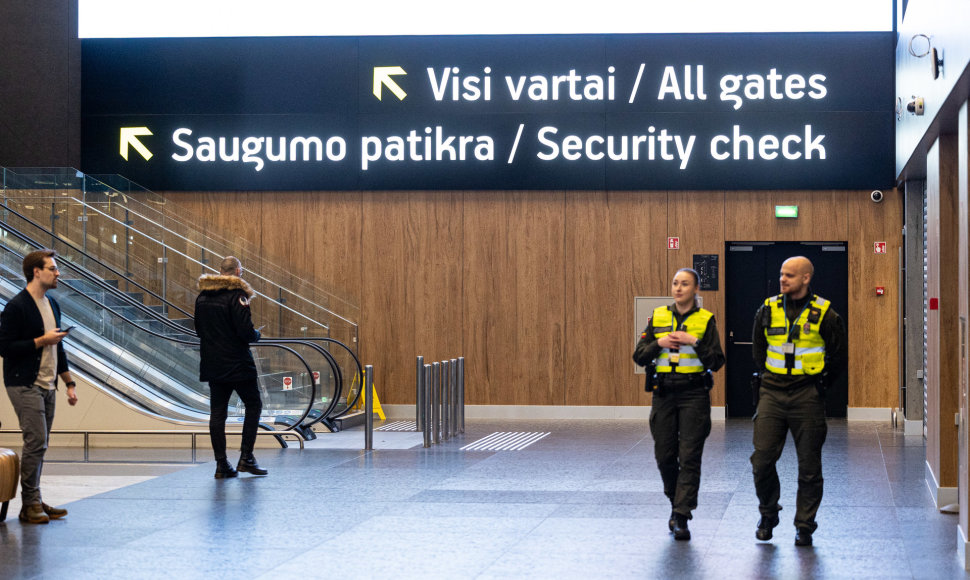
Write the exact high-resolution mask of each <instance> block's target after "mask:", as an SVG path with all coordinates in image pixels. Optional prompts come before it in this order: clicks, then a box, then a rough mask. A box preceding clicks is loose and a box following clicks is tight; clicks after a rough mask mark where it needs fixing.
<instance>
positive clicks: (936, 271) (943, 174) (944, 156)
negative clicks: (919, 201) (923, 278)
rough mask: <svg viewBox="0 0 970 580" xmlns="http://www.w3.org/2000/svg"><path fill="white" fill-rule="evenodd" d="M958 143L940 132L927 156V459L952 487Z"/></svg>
mask: <svg viewBox="0 0 970 580" xmlns="http://www.w3.org/2000/svg"><path fill="white" fill-rule="evenodd" d="M956 157H957V143H956V137H955V136H954V135H942V136H941V137H940V138H939V139H938V140H937V142H936V143H935V144H934V145H933V147H931V148H930V150H929V151H928V152H927V156H926V196H927V224H926V231H927V253H928V255H929V264H928V271H927V295H928V297H929V299H930V300H931V301H932V300H933V299H934V298H936V299H938V301H939V302H938V303H939V308H938V309H937V310H929V314H928V317H927V329H926V332H927V345H926V351H927V353H928V354H929V356H927V364H926V396H927V434H926V440H927V442H926V460H927V463H928V464H929V465H930V468H931V469H932V470H933V473H934V475H935V476H936V478H937V483H939V485H940V486H941V487H956V485H957V480H958V458H957V448H958V438H957V432H956V427H954V426H953V423H952V422H950V420H949V417H952V416H953V415H954V413H956V412H958V411H959V400H958V396H959V388H958V385H959V365H958V364H956V361H957V360H959V346H958V345H959V326H958V317H959V309H958V303H957V302H958V301H957V285H958V283H959V279H958V277H959V271H958V269H957V268H954V267H953V265H954V264H955V263H956V262H957V260H958V249H957V243H958V242H959V239H958V238H959V236H958V232H959V221H958V217H957V211H958V184H957V171H958V164H957V159H956Z"/></svg>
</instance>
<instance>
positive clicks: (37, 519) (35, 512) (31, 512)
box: [20, 503, 50, 524]
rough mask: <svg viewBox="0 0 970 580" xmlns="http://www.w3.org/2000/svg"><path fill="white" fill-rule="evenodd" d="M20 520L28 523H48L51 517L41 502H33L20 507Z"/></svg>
mask: <svg viewBox="0 0 970 580" xmlns="http://www.w3.org/2000/svg"><path fill="white" fill-rule="evenodd" d="M20 521H22V522H26V523H28V524H46V523H47V522H49V521H50V518H49V517H47V514H45V513H44V508H43V507H42V506H41V504H39V503H32V504H30V505H27V506H24V507H22V508H20Z"/></svg>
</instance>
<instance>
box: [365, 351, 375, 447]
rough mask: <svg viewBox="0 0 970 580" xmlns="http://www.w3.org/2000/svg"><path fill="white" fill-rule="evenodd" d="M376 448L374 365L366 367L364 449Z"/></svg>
mask: <svg viewBox="0 0 970 580" xmlns="http://www.w3.org/2000/svg"><path fill="white" fill-rule="evenodd" d="M372 449H374V367H373V365H367V366H365V367H364V450H366V451H370V450H372Z"/></svg>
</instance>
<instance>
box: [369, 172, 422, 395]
mask: <svg viewBox="0 0 970 580" xmlns="http://www.w3.org/2000/svg"><path fill="white" fill-rule="evenodd" d="M361 217H362V227H361V263H362V264H363V268H362V275H361V325H360V327H361V331H360V338H361V345H360V357H361V364H364V365H368V364H370V365H374V372H375V375H376V380H375V385H376V386H377V389H378V390H377V392H378V393H379V394H380V397H381V401H382V402H385V403H398V402H405V401H411V402H412V403H413V402H414V388H413V387H410V388H407V387H406V385H409V384H413V383H412V382H411V381H413V376H414V371H413V370H412V368H413V367H414V353H415V344H414V323H415V321H414V308H413V296H411V295H409V294H408V270H409V267H408V264H409V263H410V260H412V259H413V256H411V255H410V254H409V250H410V249H411V248H412V247H413V245H411V244H409V243H408V217H409V208H408V197H407V195H406V194H402V193H398V192H380V191H377V192H365V193H364V194H363V197H362V203H361Z"/></svg>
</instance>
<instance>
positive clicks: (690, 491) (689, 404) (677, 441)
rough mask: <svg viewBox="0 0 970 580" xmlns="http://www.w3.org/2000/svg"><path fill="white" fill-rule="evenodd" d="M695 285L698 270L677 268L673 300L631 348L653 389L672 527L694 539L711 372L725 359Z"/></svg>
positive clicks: (653, 427)
mask: <svg viewBox="0 0 970 580" xmlns="http://www.w3.org/2000/svg"><path fill="white" fill-rule="evenodd" d="M697 288H698V276H697V272H695V271H694V270H691V269H689V268H683V269H681V270H678V271H677V274H676V275H675V276H674V280H673V282H672V284H671V293H672V294H673V296H674V303H673V304H672V305H670V306H661V307H659V308H657V309H655V310H654V311H653V316H652V317H651V318H650V321H649V322H648V323H647V328H646V329H645V330H644V331H643V334H641V335H640V341H639V342H638V343H637V347H636V351H635V352H634V353H633V360H634V362H636V363H637V364H638V365H641V366H643V367H646V369H647V390H648V391H651V392H653V405H652V406H651V409H650V433H651V435H653V440H654V455H655V456H656V459H657V467H658V468H659V469H660V477H661V479H663V483H664V494H666V496H667V497H668V498H669V499H670V504H671V514H670V520H669V522H668V527H669V528H670V531H671V532H673V534H674V538H675V539H677V540H689V539H690V530H689V529H688V527H687V520H689V519H691V512H692V511H693V510H694V509H695V508H696V507H697V491H698V488H699V487H700V480H701V455H702V453H703V452H704V441H705V440H706V439H707V436H708V435H709V434H710V432H711V397H710V394H709V391H710V389H711V387H712V386H713V378H712V376H711V373H712V372H714V371H716V370H718V369H719V368H721V367H722V366H723V365H724V352H723V351H722V350H721V340H720V338H719V336H718V333H717V326H716V325H715V323H714V315H713V314H712V313H711V312H709V311H707V310H704V309H703V308H698V307H697V300H696V296H697Z"/></svg>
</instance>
